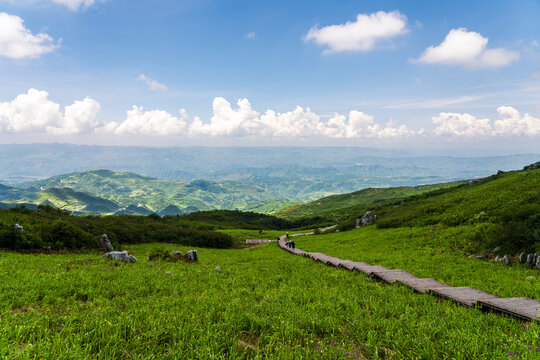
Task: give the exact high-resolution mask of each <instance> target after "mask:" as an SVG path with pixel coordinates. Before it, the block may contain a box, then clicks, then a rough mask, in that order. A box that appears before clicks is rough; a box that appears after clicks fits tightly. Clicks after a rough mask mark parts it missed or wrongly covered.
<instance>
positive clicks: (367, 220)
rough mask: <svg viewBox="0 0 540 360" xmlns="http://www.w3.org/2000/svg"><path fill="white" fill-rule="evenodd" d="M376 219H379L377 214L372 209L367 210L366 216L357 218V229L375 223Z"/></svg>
mask: <svg viewBox="0 0 540 360" xmlns="http://www.w3.org/2000/svg"><path fill="white" fill-rule="evenodd" d="M375 220H377V215H374V214H372V213H371V211H366V213H365V214H364V216H362V217H360V218H358V219H356V223H355V227H356V228H357V229H358V228H361V227H362V226H366V225H369V224H371V223H373V222H374V221H375Z"/></svg>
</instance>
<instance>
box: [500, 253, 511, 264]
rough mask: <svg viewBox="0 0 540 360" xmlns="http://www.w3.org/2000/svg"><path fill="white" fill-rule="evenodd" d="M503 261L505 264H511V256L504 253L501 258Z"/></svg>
mask: <svg viewBox="0 0 540 360" xmlns="http://www.w3.org/2000/svg"><path fill="white" fill-rule="evenodd" d="M501 262H502V263H503V264H505V265H510V258H509V257H508V255H504V256H503V257H502V258H501Z"/></svg>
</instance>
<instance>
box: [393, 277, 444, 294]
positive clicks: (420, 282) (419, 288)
mask: <svg viewBox="0 0 540 360" xmlns="http://www.w3.org/2000/svg"><path fill="white" fill-rule="evenodd" d="M397 282H399V283H402V284H404V285H407V286H408V287H410V288H411V289H413V290H414V291H416V292H419V293H426V292H428V291H430V290H431V289H435V288H442V287H451V286H450V285H447V284H445V283H442V282H440V281H437V280H435V279H431V278H418V279H407V278H403V279H397Z"/></svg>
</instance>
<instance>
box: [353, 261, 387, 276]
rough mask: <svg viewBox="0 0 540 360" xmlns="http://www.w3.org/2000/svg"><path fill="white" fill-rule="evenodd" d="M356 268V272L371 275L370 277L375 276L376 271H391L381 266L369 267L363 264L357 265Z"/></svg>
mask: <svg viewBox="0 0 540 360" xmlns="http://www.w3.org/2000/svg"><path fill="white" fill-rule="evenodd" d="M354 267H355V269H356V270H358V271H360V272H363V273H364V274H366V275H369V276H371V275H373V272H375V271H388V270H390V269H389V268H387V267H384V266H381V265H369V264H367V263H362V262H359V263H356V264H355V266H354Z"/></svg>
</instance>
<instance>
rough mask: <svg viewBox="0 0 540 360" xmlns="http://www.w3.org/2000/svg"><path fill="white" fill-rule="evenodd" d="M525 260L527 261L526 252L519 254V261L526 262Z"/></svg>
mask: <svg viewBox="0 0 540 360" xmlns="http://www.w3.org/2000/svg"><path fill="white" fill-rule="evenodd" d="M525 261H527V255H525V253H521V254H519V262H520V263H521V264H525Z"/></svg>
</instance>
